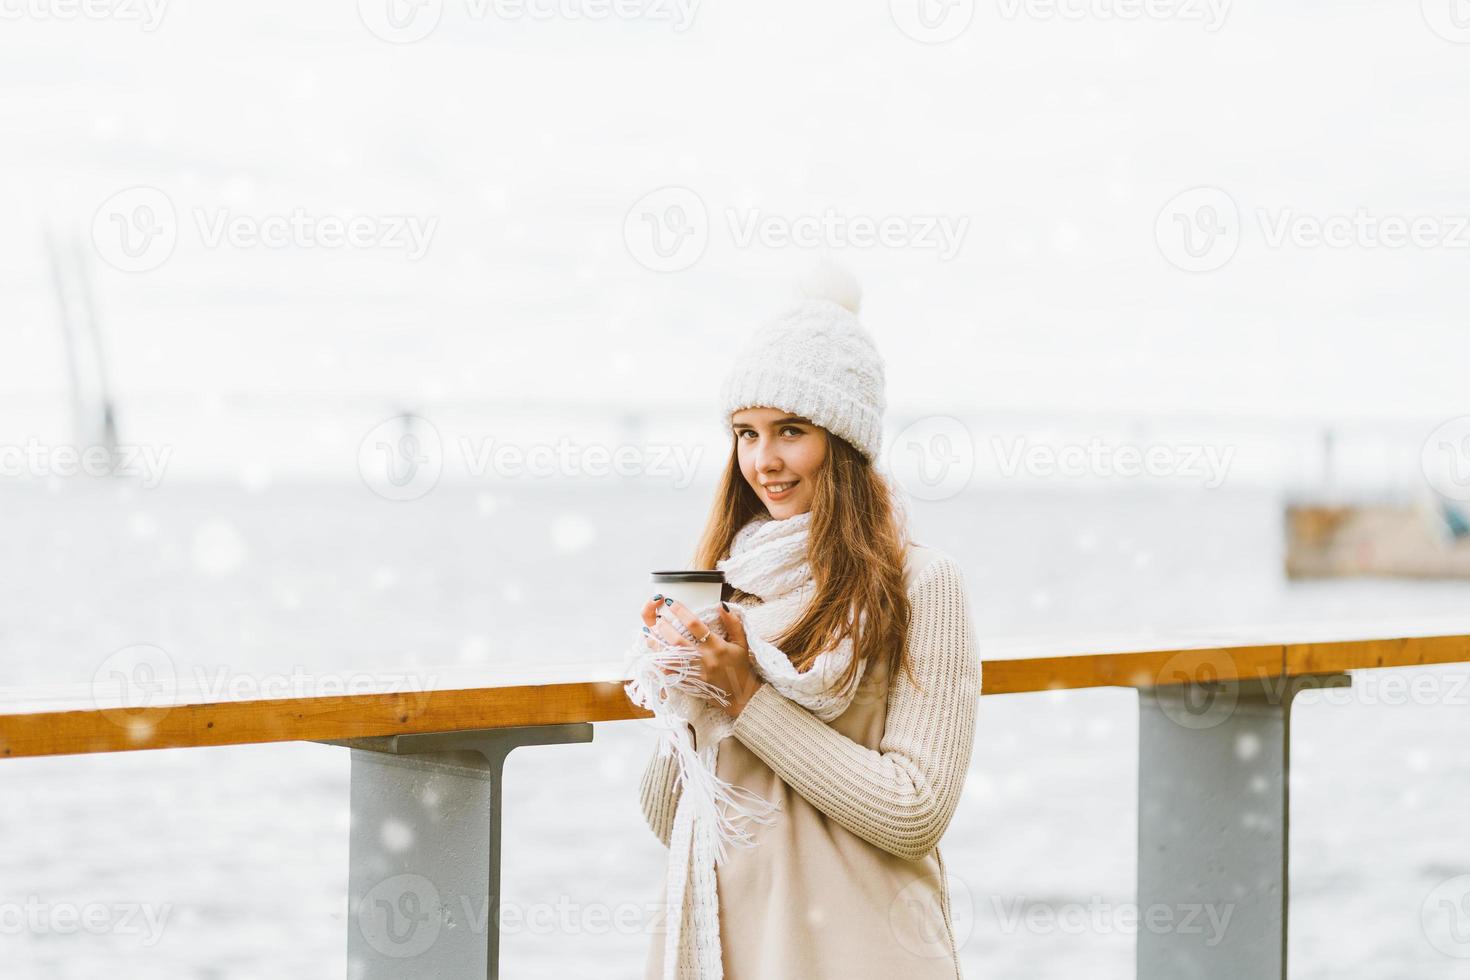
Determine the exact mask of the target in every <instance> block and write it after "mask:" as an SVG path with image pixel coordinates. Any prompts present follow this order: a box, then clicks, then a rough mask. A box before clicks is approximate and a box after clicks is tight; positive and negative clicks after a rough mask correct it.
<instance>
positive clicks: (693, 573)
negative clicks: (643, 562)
mask: <svg viewBox="0 0 1470 980" xmlns="http://www.w3.org/2000/svg"><path fill="white" fill-rule="evenodd" d="M650 574H652V576H653V581H654V582H719V583H722V584H723V583H724V581H725V573H724V572H722V571H720V570H719V569H718V568H716V569H714V570H713V571H704V570H693V569H669V570H667V571H662V572H652V573H650Z"/></svg>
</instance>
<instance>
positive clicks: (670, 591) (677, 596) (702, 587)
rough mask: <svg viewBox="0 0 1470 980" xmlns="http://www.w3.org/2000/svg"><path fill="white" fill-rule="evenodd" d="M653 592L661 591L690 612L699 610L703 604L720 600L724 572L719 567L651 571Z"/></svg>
mask: <svg viewBox="0 0 1470 980" xmlns="http://www.w3.org/2000/svg"><path fill="white" fill-rule="evenodd" d="M652 582H653V585H654V590H653V591H655V592H660V593H663V594H664V595H666V596H669V597H670V598H672V599H673V600H674V601H675V602H682V603H683V604H684V605H686V606H688V607H689V609H690V611H691V612H696V613H697V612H699V610H701V609H703V608H704V607H705V606H712V605H714V604H715V603H717V602H719V601H720V596H721V594H722V590H723V589H724V587H725V573H724V572H722V571H720V570H719V569H714V570H713V571H709V570H696V569H687V570H679V569H671V570H668V571H662V572H653V573H652Z"/></svg>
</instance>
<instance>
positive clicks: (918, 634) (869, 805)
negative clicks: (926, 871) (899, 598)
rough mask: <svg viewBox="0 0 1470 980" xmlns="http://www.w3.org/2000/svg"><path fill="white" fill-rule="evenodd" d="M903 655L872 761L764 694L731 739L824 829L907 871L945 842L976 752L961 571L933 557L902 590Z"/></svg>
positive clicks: (866, 751) (975, 660) (973, 663)
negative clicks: (856, 840)
mask: <svg viewBox="0 0 1470 980" xmlns="http://www.w3.org/2000/svg"><path fill="white" fill-rule="evenodd" d="M909 597H910V600H911V602H912V606H913V618H912V622H911V623H910V626H909V633H908V641H907V642H908V648H907V653H908V655H909V657H910V658H911V661H910V663H911V666H912V668H913V671H914V675H915V677H916V678H917V679H918V681H919V685H920V688H922V690H921V689H919V688H915V686H914V684H913V682H912V681H910V680H909V678H908V676H907V675H906V674H904V673H903V672H902V671H900V672H898V673H896V675H895V676H894V677H893V678H892V683H891V684H890V686H889V690H888V694H887V699H888V713H887V719H886V721H885V724H884V730H883V736H882V738H881V740H880V742H879V747H878V750H877V751H874V750H872V749H870V748H868V747H866V746H864V745H861V744H859V743H857V742H855V741H853V740H852V739H850V738H848V737H847V736H846V735H843V734H842V733H841V732H839V731H837V730H836V729H834V728H833V727H832V726H830V725H828V724H827V723H825V722H823V721H822V720H821V719H819V718H818V717H817V716H816V715H814V714H812V713H811V712H810V711H808V710H807V709H806V708H804V707H802V706H801V705H799V704H797V703H796V702H794V701H791V700H789V699H788V698H786V697H784V696H783V695H782V694H781V693H780V692H779V691H778V690H776V688H775V687H773V686H772V685H770V684H762V685H761V686H760V687H759V688H758V689H757V690H756V693H755V694H754V695H753V696H752V697H751V699H750V701H749V702H747V704H746V706H745V708H744V710H742V711H741V712H740V715H739V717H737V718H736V719H735V731H734V734H735V737H736V738H738V739H740V740H741V741H742V742H743V743H745V745H746V746H748V747H749V748H750V750H751V751H752V752H753V753H755V755H757V756H758V757H760V759H761V760H762V761H763V762H765V763H766V765H768V766H770V767H771V769H772V771H774V772H775V773H776V775H778V776H780V777H781V779H782V780H784V781H785V782H786V783H787V785H789V786H790V787H791V788H792V789H794V790H795V791H796V792H798V793H800V794H801V795H802V796H803V797H804V798H805V799H806V800H807V801H809V802H810V803H811V804H812V806H814V807H816V808H817V809H818V810H820V811H821V812H822V813H824V814H825V815H826V816H827V817H829V818H830V819H831V820H833V821H835V822H836V823H837V824H839V825H841V826H842V827H845V828H846V829H847V830H849V831H851V832H852V833H854V834H856V835H857V836H859V837H861V838H862V839H864V840H866V841H867V842H869V843H870V844H873V845H874V846H875V847H879V848H881V849H883V850H884V851H887V852H889V853H891V854H895V855H897V856H898V857H901V858H905V859H907V860H910V861H916V860H918V859H919V858H922V857H923V856H924V855H926V854H928V853H929V852H930V851H931V850H933V849H934V847H935V846H936V845H937V844H938V843H939V840H940V838H941V837H943V836H944V831H945V829H946V828H947V827H948V826H949V821H950V818H951V817H952V816H953V815H954V812H955V809H956V808H957V807H958V805H959V799H960V790H961V789H962V788H963V785H964V780H965V773H966V771H967V770H968V769H969V764H970V755H971V751H972V749H973V748H974V733H975V715H976V711H977V709H978V705H979V697H980V670H981V668H980V658H979V655H978V651H977V648H976V644H975V639H974V630H973V627H972V624H971V620H970V611H969V603H968V600H967V597H966V592H965V583H964V579H963V577H962V575H961V573H960V570H959V567H958V566H957V565H956V564H955V562H954V560H953V559H951V558H950V557H949V556H947V555H942V554H941V555H940V556H938V557H937V558H935V559H934V560H933V561H931V562H930V563H929V565H928V566H926V567H925V568H924V569H923V570H922V571H920V572H919V574H918V576H917V578H916V580H915V581H914V582H913V584H912V585H911V586H910V588H909Z"/></svg>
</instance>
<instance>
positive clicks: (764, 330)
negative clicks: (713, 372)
mask: <svg viewBox="0 0 1470 980" xmlns="http://www.w3.org/2000/svg"><path fill="white" fill-rule="evenodd" d="M802 293H803V294H804V298H803V299H802V300H801V301H799V302H798V303H797V304H796V305H795V306H793V307H792V308H791V309H789V310H787V311H786V312H785V313H783V314H781V315H780V316H778V317H776V318H775V319H773V320H770V321H768V322H766V323H765V324H764V325H762V326H760V327H758V328H757V329H756V331H755V333H754V334H753V335H752V336H751V338H750V340H749V342H748V343H747V344H746V345H745V347H744V348H743V349H742V350H741V352H740V353H739V354H738V355H737V356H736V358H735V361H734V363H733V364H732V365H731V367H730V371H729V374H728V375H727V376H726V378H725V382H724V384H723V385H722V386H721V388H720V406H721V409H722V410H723V413H724V419H723V420H724V423H725V425H726V426H728V425H730V424H731V423H730V418H731V416H733V415H734V414H735V413H736V412H738V411H740V410H741V409H742V408H756V407H768V408H778V409H780V410H781V411H783V412H790V413H792V414H793V415H800V416H803V417H804V418H809V419H811V420H812V421H813V422H815V423H816V424H817V425H820V426H821V427H822V428H824V429H826V430H827V431H829V432H832V433H834V434H836V435H838V436H841V437H842V438H843V439H846V440H847V441H848V442H850V443H852V445H853V446H854V447H856V448H857V450H858V451H859V452H861V453H862V454H863V455H864V456H865V457H867V459H868V462H870V463H872V462H875V461H876V460H877V459H878V455H879V453H880V452H881V451H882V448H883V411H884V409H885V408H886V407H887V405H886V402H885V400H884V393H883V387H884V382H883V358H882V357H881V356H879V354H878V348H877V346H876V345H875V344H874V343H873V338H872V336H871V335H870V334H869V333H868V331H867V330H866V329H865V328H864V327H863V325H862V323H861V322H860V321H859V320H858V318H857V311H858V306H859V304H860V303H861V301H862V290H861V289H860V288H859V287H858V284H857V281H856V280H855V279H853V277H852V276H851V275H850V274H849V273H847V272H845V271H844V270H842V269H839V268H837V267H835V266H832V265H827V264H824V265H823V266H821V267H819V268H818V269H817V270H816V271H815V272H813V273H812V274H811V275H808V276H807V277H806V278H805V279H804V280H803V282H802Z"/></svg>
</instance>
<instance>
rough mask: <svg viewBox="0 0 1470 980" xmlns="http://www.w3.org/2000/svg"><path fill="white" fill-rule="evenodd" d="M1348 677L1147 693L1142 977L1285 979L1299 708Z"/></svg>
mask: <svg viewBox="0 0 1470 980" xmlns="http://www.w3.org/2000/svg"><path fill="white" fill-rule="evenodd" d="M1350 683H1351V678H1350V676H1349V675H1347V674H1324V675H1315V676H1304V677H1295V678H1266V679H1261V680H1252V681H1223V682H1209V683H1195V682H1190V683H1184V684H1178V685H1165V686H1160V687H1154V688H1144V689H1141V690H1140V691H1139V708H1140V711H1139V715H1140V717H1139V725H1138V741H1139V753H1138V960H1137V976H1138V978H1139V980H1181V978H1184V977H1189V978H1191V980H1245V978H1249V980H1285V978H1286V910H1287V883H1288V875H1287V845H1288V841H1289V837H1288V829H1289V818H1290V806H1289V801H1288V798H1287V790H1288V775H1289V773H1290V771H1291V768H1290V754H1291V753H1290V750H1291V705H1292V701H1293V700H1294V699H1295V697H1296V695H1297V694H1298V692H1300V691H1302V690H1304V689H1305V688H1308V687H1346V686H1348V685H1349V684H1350Z"/></svg>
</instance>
